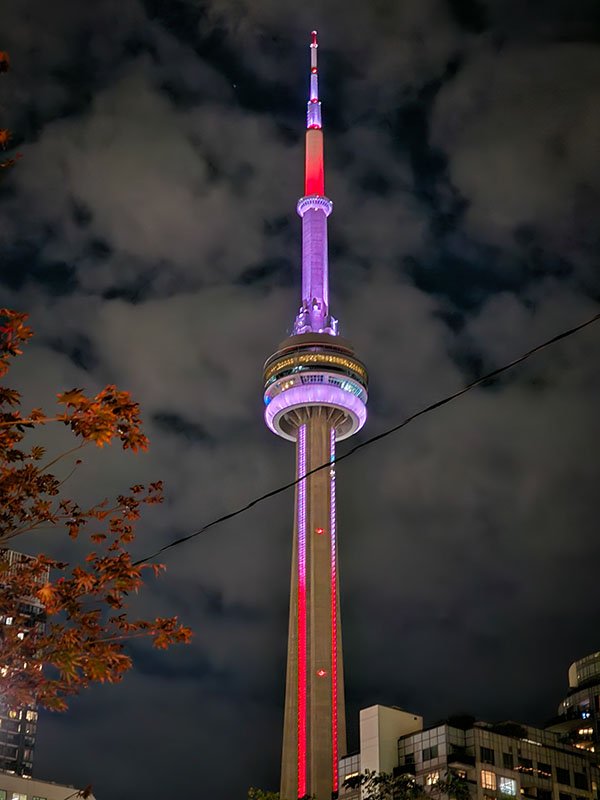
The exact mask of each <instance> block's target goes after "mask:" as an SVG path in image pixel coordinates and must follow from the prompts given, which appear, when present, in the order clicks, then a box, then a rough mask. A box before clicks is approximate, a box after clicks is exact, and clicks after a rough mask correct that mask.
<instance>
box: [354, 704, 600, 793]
mask: <svg viewBox="0 0 600 800" xmlns="http://www.w3.org/2000/svg"><path fill="white" fill-rule="evenodd" d="M391 712H395V715H396V725H395V726H394V724H393V723H392V722H390V717H391V716H392V714H391ZM363 714H364V715H365V716H364V720H363ZM411 716H413V717H414V724H415V726H417V725H418V724H419V723H418V721H419V720H420V718H419V717H417V716H416V715H408V714H407V713H406V712H402V711H399V710H398V709H386V708H385V707H383V706H373V707H372V708H371V709H365V711H364V712H361V719H360V728H361V752H360V753H359V754H354V755H350V756H347V757H346V758H343V759H341V761H340V782H341V783H342V784H343V781H344V780H345V779H346V778H348V777H351V776H353V775H356V774H358V773H361V772H364V770H365V769H369V770H373V771H375V772H387V773H392V774H394V775H401V774H408V775H411V776H413V777H414V780H415V782H416V783H417V784H419V785H420V786H421V787H422V788H423V791H424V792H425V793H431V794H432V796H433V797H435V798H436V799H437V798H439V792H436V790H435V786H436V783H437V782H438V781H440V780H443V779H444V778H446V777H447V775H448V774H449V773H455V774H457V775H459V776H460V777H462V778H464V779H465V780H466V782H467V785H468V787H469V793H470V795H471V798H472V800H511V798H526V799H527V800H598V798H599V797H600V795H599V793H598V785H599V780H600V776H599V771H598V767H597V764H596V761H595V758H594V754H593V753H590V752H588V751H584V750H581V749H578V748H576V747H573V746H571V745H568V744H565V743H564V742H562V741H561V740H560V738H559V736H558V735H557V734H556V733H554V732H551V731H548V730H541V729H539V728H532V727H531V726H528V725H520V724H518V723H515V722H503V723H499V724H490V723H487V722H480V721H475V720H474V719H472V718H470V717H460V718H459V717H456V718H452V719H450V720H447V721H446V722H444V723H441V724H439V725H436V726H433V727H430V728H426V729H418V728H415V730H413V731H412V732H408V733H405V734H401V735H400V736H396V732H397V729H398V727H399V726H401V725H402V724H403V722H404V723H405V724H406V723H407V722H409V720H408V718H409V717H411ZM386 719H387V723H386V724H385V725H382V724H381V723H382V720H386ZM364 725H366V726H368V729H367V731H365V734H364V735H363V726H364ZM386 738H387V741H385V739H386ZM367 741H368V742H369V751H368V753H367V754H366V757H365V756H363V748H364V744H363V742H367ZM392 743H393V744H394V745H395V748H396V752H395V755H394V756H393V757H392V756H391V752H392ZM374 755H375V757H374ZM394 761H395V763H393V762H394ZM342 796H343V797H344V798H345V800H354V798H358V797H360V792H358V791H354V790H353V791H348V792H345V793H344V794H343V795H342Z"/></svg>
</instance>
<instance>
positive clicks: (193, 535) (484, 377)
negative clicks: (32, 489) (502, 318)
mask: <svg viewBox="0 0 600 800" xmlns="http://www.w3.org/2000/svg"><path fill="white" fill-rule="evenodd" d="M598 320H600V314H595V315H594V316H593V317H591V318H590V319H588V320H586V321H585V322H581V323H580V324H579V325H576V326H575V327H574V328H569V329H568V330H566V331H563V332H562V333H559V334H557V335H556V336H553V337H552V338H551V339H547V340H546V341H545V342H542V343H541V344H538V345H536V346H535V347H532V348H531V350H528V351H527V352H526V353H523V354H522V355H520V356H519V357H518V358H515V359H514V360H513V361H510V362H509V363H508V364H504V366H502V367H498V368H497V369H494V370H492V371H491V372H488V373H487V374H486V375H482V376H481V377H480V378H477V379H476V380H474V381H473V382H472V383H469V384H467V385H466V386H464V387H463V388H462V389H459V390H458V391H457V392H454V394H450V395H448V396H447V397H444V398H442V399H441V400H438V401H437V402H435V403H431V404H430V405H428V406H425V407H424V408H422V409H420V410H419V411H416V412H415V413H414V414H411V415H410V416H409V417H406V419H404V420H402V422H399V423H398V424H397V425H394V426H393V427H391V428H387V429H386V430H384V431H382V432H381V433H378V434H376V435H375V436H371V438H370V439H365V441H364V442H360V443H359V444H357V445H355V446H354V447H352V448H351V449H350V450H348V452H347V453H344V454H343V455H341V456H336V458H335V462H334V463H335V464H338V463H339V462H340V461H344V460H345V459H346V458H350V456H353V455H354V454H355V453H358V451H359V450H362V449H363V448H365V447H368V446H369V445H372V444H374V443H375V442H378V441H380V440H381V439H385V438H386V436H391V434H392V433H396V432H397V431H399V430H401V429H402V428H405V427H406V426H407V425H409V424H410V423H411V422H414V421H415V420H416V419H418V418H419V417H422V416H424V415H425V414H429V413H430V412H431V411H435V410H436V409H437V408H441V407H442V406H445V405H447V404H448V403H451V402H452V401H453V400H457V399H458V398H459V397H462V395H464V394H466V393H467V392H470V391H471V389H474V388H475V387H476V386H480V385H481V384H482V383H485V382H486V381H490V380H492V379H493V378H497V377H498V376H499V375H502V374H503V373H504V372H508V370H510V369H513V367H516V366H517V365H519V364H522V363H523V362H524V361H527V359H529V358H531V357H532V356H533V355H535V354H536V353H539V351H540V350H544V349H545V348H546V347H549V346H550V345H552V344H556V342H560V341H561V340H562V339H567V338H568V337H569V336H573V334H575V333H578V332H579V331H581V330H583V329H584V328H587V327H588V325H592V324H594V323H595V322H598ZM331 466H332V462H330V461H327V462H325V463H324V464H321V465H320V466H318V467H315V468H314V469H311V470H309V471H308V472H307V473H306V474H305V475H303V476H301V477H300V478H296V479H295V480H293V481H290V482H289V483H285V484H283V485H282V486H278V487H277V488H276V489H272V490H271V491H270V492H266V493H265V494H261V495H260V496H259V497H255V498H254V500H250V502H248V503H246V505H244V506H241V507H240V508H237V509H236V510H235V511H230V512H229V513H228V514H223V515H222V516H220V517H217V518H216V519H213V520H212V521H211V522H207V523H206V525H204V526H203V527H202V528H200V529H199V530H197V531H194V532H193V533H188V534H187V535H186V536H182V537H180V538H179V539H175V540H174V541H172V542H169V543H168V544H165V545H163V547H161V548H159V549H158V550H157V551H156V552H155V553H152V555H149V556H146V557H145V558H141V559H139V561H136V562H134V566H139V565H140V564H144V563H145V562H146V561H150V560H152V559H155V558H157V557H158V556H160V555H161V554H162V553H164V552H166V551H167V550H170V549H171V548H173V547H178V546H179V545H181V544H184V543H185V542H189V541H190V539H195V538H196V536H200V535H201V534H202V533H206V531H208V530H209V529H210V528H214V527H215V525H220V524H221V523H222V522H226V521H227V520H229V519H233V518H234V517H238V516H239V515H240V514H244V513H245V512H246V511H249V510H250V509H251V508H253V507H254V506H256V505H258V504H259V503H262V502H264V501H265V500H268V499H269V498H270V497H275V495H277V494H281V493H282V492H286V491H287V490H288V489H292V488H293V487H294V486H296V484H298V483H299V482H300V481H301V480H304V478H308V477H309V476H310V475H314V474H315V472H320V471H321V470H323V469H331Z"/></svg>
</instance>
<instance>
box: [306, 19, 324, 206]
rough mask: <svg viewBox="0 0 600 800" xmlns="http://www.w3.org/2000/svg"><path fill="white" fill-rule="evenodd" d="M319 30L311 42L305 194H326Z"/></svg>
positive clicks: (312, 36) (312, 34)
mask: <svg viewBox="0 0 600 800" xmlns="http://www.w3.org/2000/svg"><path fill="white" fill-rule="evenodd" d="M318 47H319V43H318V41H317V32H316V31H312V33H311V42H310V94H309V98H308V106H307V109H306V127H307V131H306V172H305V180H304V194H305V196H309V195H321V196H322V195H324V194H325V174H324V169H323V132H322V130H321V127H322V124H321V101H320V100H319V68H318V64H317V49H318Z"/></svg>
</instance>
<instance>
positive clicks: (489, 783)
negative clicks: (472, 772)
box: [481, 769, 496, 789]
mask: <svg viewBox="0 0 600 800" xmlns="http://www.w3.org/2000/svg"><path fill="white" fill-rule="evenodd" d="M481 785H482V786H483V788H484V789H495V788H496V773H495V772H490V771H489V770H487V769H482V770H481Z"/></svg>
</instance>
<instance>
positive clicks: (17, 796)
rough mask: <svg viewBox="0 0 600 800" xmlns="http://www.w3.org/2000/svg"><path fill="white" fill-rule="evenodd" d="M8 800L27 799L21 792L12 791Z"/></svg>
mask: <svg viewBox="0 0 600 800" xmlns="http://www.w3.org/2000/svg"><path fill="white" fill-rule="evenodd" d="M10 800H27V795H26V794H21V792H13V793H12V794H11V796H10Z"/></svg>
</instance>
